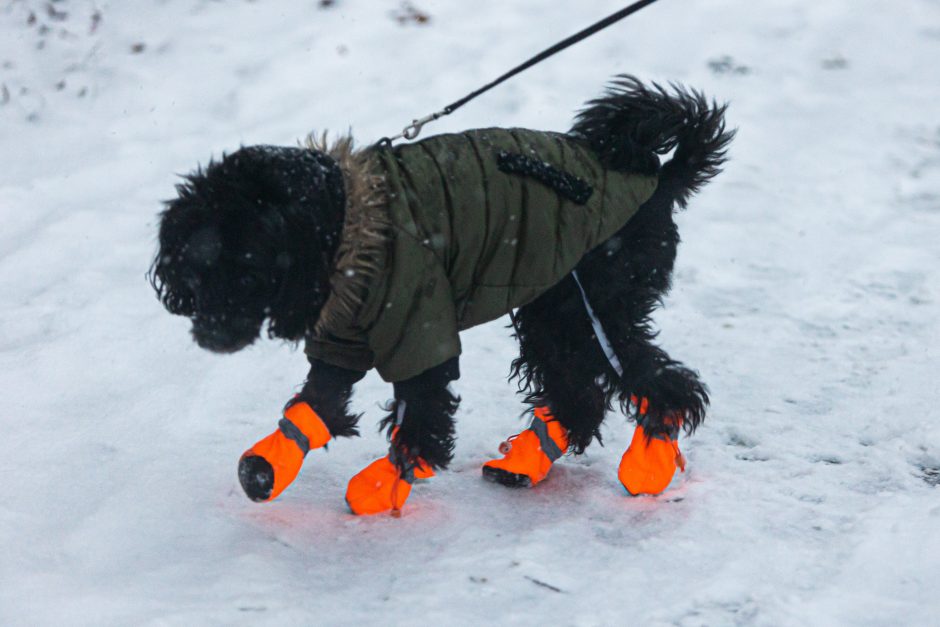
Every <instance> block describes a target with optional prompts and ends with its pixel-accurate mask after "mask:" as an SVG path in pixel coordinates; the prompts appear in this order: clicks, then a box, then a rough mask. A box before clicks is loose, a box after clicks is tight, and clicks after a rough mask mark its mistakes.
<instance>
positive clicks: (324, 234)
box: [207, 146, 346, 340]
mask: <svg viewBox="0 0 940 627" xmlns="http://www.w3.org/2000/svg"><path fill="white" fill-rule="evenodd" d="M219 166H220V170H222V171H224V174H225V176H226V177H232V176H234V177H235V178H236V179H237V184H238V192H237V195H238V196H239V197H240V200H241V201H242V202H244V203H245V205H243V208H242V209H241V210H240V211H238V213H239V214H240V215H239V218H238V223H239V224H241V225H242V228H245V227H244V225H246V224H250V225H251V226H250V228H249V230H243V231H242V232H240V233H238V234H235V236H236V237H238V238H239V239H241V244H240V245H239V246H238V248H239V254H242V255H245V254H250V255H252V259H251V260H245V263H248V264H252V263H253V264H257V265H263V266H264V267H265V268H266V270H267V272H268V273H269V276H270V277H271V282H272V283H276V285H277V289H276V293H275V294H274V295H273V298H272V302H270V303H269V304H268V312H269V314H268V319H269V323H268V333H269V335H271V336H272V337H279V338H284V339H290V340H297V339H300V338H301V337H303V335H304V333H305V332H306V329H307V326H308V325H309V324H310V323H311V322H312V320H315V318H316V316H317V315H318V314H319V310H320V308H321V307H322V305H323V303H324V302H325V300H326V297H327V295H328V293H329V276H330V274H331V272H332V261H333V256H334V254H335V252H336V248H337V246H338V245H339V238H340V232H341V230H342V226H343V221H344V217H345V203H346V193H345V185H344V181H343V175H342V171H341V169H340V168H339V166H338V164H336V162H335V161H333V159H331V158H330V157H328V156H327V155H325V154H324V153H322V152H319V151H316V150H310V149H303V148H283V147H278V146H249V147H246V148H242V149H240V150H239V151H237V152H235V153H233V154H232V155H229V156H227V157H225V158H224V159H223V161H222V162H221V163H220V164H219ZM207 173H208V174H210V175H211V174H213V173H214V172H212V168H210V169H209V171H208V172H207ZM249 208H250V215H246V212H248V211H249Z"/></svg>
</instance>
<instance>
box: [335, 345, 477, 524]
mask: <svg viewBox="0 0 940 627" xmlns="http://www.w3.org/2000/svg"><path fill="white" fill-rule="evenodd" d="M459 376H460V372H459V367H458V361H457V358H456V357H455V358H453V359H450V360H448V361H446V362H444V363H443V364H441V365H439V366H435V367H434V368H431V369H429V370H426V371H425V372H423V373H421V374H420V375H418V376H416V377H413V378H411V379H407V380H405V381H401V382H398V383H395V400H394V401H393V402H392V403H391V404H390V407H389V409H390V410H391V413H390V414H389V415H388V416H387V417H386V418H385V420H383V425H384V426H385V427H386V428H387V429H388V437H389V453H388V455H386V456H385V457H382V458H381V459H377V460H376V461H374V462H372V463H371V464H370V465H369V466H367V467H366V468H365V469H364V470H363V471H362V472H360V473H359V474H357V475H356V476H355V477H353V478H352V479H351V480H350V482H349V487H348V488H347V490H346V502H347V503H348V504H349V508H350V509H351V510H352V512H353V513H354V514H378V513H380V512H385V511H389V510H391V511H392V512H393V513H395V512H398V511H400V510H401V508H402V506H403V505H404V504H405V501H406V500H407V498H408V495H409V494H410V493H411V484H412V482H413V481H414V479H427V478H430V477H432V476H433V475H434V470H435V469H438V468H446V467H447V465H448V464H449V463H450V460H451V458H452V457H453V454H454V414H455V413H456V411H457V406H458V404H459V402H460V399H459V398H458V397H457V396H455V395H454V394H453V393H452V392H451V391H450V388H449V387H448V383H450V382H451V381H453V380H454V379H457V378H459Z"/></svg>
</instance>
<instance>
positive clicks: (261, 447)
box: [238, 360, 365, 501]
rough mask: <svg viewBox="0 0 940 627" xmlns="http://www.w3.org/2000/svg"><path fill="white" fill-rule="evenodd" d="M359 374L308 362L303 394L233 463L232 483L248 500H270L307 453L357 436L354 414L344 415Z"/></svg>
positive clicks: (320, 363)
mask: <svg viewBox="0 0 940 627" xmlns="http://www.w3.org/2000/svg"><path fill="white" fill-rule="evenodd" d="M364 376H365V373H364V372H357V371H353V370H346V369H345V368H338V367H336V366H331V365H329V364H326V363H324V362H321V361H317V360H311V362H310V373H309V374H308V375H307V381H306V383H305V384H304V387H303V390H301V392H300V393H299V394H298V395H297V396H295V397H294V398H293V399H291V400H290V401H289V402H288V403H287V406H286V407H285V408H284V417H283V418H282V419H281V421H280V423H279V424H278V428H277V430H276V431H274V433H272V434H271V435H269V436H267V437H266V438H264V439H262V440H260V441H258V442H257V443H255V445H254V446H252V447H251V448H250V449H248V450H247V451H246V452H245V453H244V455H242V457H241V459H240V460H239V462H238V479H239V482H240V483H241V485H242V488H243V489H244V490H245V494H247V495H248V497H249V498H250V499H251V500H253V501H270V500H273V499H275V498H277V497H278V495H280V493H281V492H283V491H284V489H285V488H287V486H288V485H290V484H291V482H293V480H294V479H295V478H296V477H297V474H298V473H299V472H300V467H301V465H303V461H304V458H305V457H306V455H307V453H308V452H309V451H310V450H311V449H315V448H319V447H321V446H325V445H326V443H327V442H328V441H329V440H330V439H332V438H336V437H339V436H353V435H358V434H359V432H358V430H357V429H356V422H357V420H358V419H359V416H356V415H352V414H350V413H349V397H350V395H351V394H352V386H353V384H354V383H356V382H357V381H359V380H360V379H362V377H364Z"/></svg>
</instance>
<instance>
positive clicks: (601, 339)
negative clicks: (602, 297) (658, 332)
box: [571, 270, 623, 377]
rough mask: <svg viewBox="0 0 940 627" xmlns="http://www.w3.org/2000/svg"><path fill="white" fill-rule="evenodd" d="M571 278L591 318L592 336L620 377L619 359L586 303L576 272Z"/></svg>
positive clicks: (573, 271) (586, 298) (572, 273)
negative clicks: (595, 337) (595, 338)
mask: <svg viewBox="0 0 940 627" xmlns="http://www.w3.org/2000/svg"><path fill="white" fill-rule="evenodd" d="M571 276H573V277H574V282H575V283H577V284H578V289H579V290H580V291H581V298H582V299H583V300H584V307H585V308H586V309H587V312H588V315H589V316H590V317H591V326H592V327H594V335H595V336H597V342H598V344H600V345H601V350H602V351H604V355H605V356H606V357H607V361H609V362H610V365H611V366H613V367H614V371H615V372H616V373H617V374H618V375H620V376H621V377H622V376H623V365H622V364H621V363H620V358H619V357H617V353H615V352H614V347H613V346H612V345H611V343H610V340H608V339H607V334H606V333H604V327H602V326H601V321H600V320H598V319H597V316H595V315H594V308H593V307H591V303H589V302H588V297H587V292H585V291H584V286H582V285H581V279H579V278H578V272H577V270H572V271H571Z"/></svg>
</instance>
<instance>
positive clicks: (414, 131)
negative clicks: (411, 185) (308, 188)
mask: <svg viewBox="0 0 940 627" xmlns="http://www.w3.org/2000/svg"><path fill="white" fill-rule="evenodd" d="M654 2H656V0H638V1H637V2H634V3H633V4H631V5H630V6H628V7H625V8H623V9H620V10H619V11H617V12H616V13H614V14H612V15H609V16H607V17H605V18H604V19H602V20H601V21H600V22H597V23H595V24H592V25H591V26H588V27H587V28H585V29H584V30H582V31H579V32H577V33H575V34H574V35H572V36H571V37H568V38H567V39H565V40H563V41H560V42H558V43H557V44H555V45H554V46H552V47H551V48H547V49H546V50H543V51H542V52H540V53H538V54H537V55H535V56H534V57H532V58H531V59H529V60H528V61H526V62H525V63H523V64H522V65H518V66H516V67H514V68H513V69H511V70H509V71H508V72H506V73H505V74H503V75H502V76H500V77H499V78H497V79H496V80H495V81H493V82H492V83H488V84H486V85H484V86H483V87H481V88H480V89H478V90H476V91H475V92H472V93H470V94H467V95H466V96H464V97H463V98H461V99H460V100H458V101H456V102H453V103H451V104H449V105H447V106H446V107H444V108H443V109H441V110H440V111H437V112H435V113H432V114H430V115H426V116H424V117H423V118H419V119H417V120H412V122H411V124H409V125H408V126H406V127H405V128H404V129H403V130H402V132H401V133H399V134H398V135H395V136H394V137H385V138H383V139H381V140H380V141H379V143H380V144H385V145H390V144H391V143H392V142H393V141H395V140H396V139H402V138H404V139H415V138H416V137H417V136H418V134H419V133H421V129H422V128H423V127H424V125H425V124H427V123H428V122H433V121H434V120H437V119H438V118H442V117H444V116H445V115H450V114H451V113H453V112H454V111H456V110H457V109H459V108H460V107H462V106H464V105H465V104H467V103H468V102H470V101H471V100H473V99H474V98H476V97H477V96H479V95H480V94H482V93H484V92H487V91H489V90H491V89H493V88H494V87H496V86H497V85H499V84H500V83H502V82H503V81H506V80H509V79H510V78H512V77H513V76H515V75H516V74H518V73H520V72H522V71H524V70H527V69H529V68H530V67H532V66H533V65H535V64H536V63H539V62H541V61H544V60H545V59H547V58H548V57H550V56H552V55H553V54H556V53H558V52H561V51H562V50H564V49H565V48H567V47H569V46H572V45H574V44H576V43H578V42H579V41H581V40H583V39H587V38H588V37H590V36H591V35H593V34H594V33H596V32H598V31H600V30H603V29H605V28H607V27H608V26H610V25H611V24H614V23H616V22H619V21H620V20H622V19H623V18H625V17H627V16H628V15H631V14H633V13H636V12H637V11H639V10H640V9H642V8H644V7H647V6H649V5H651V4H653V3H654Z"/></svg>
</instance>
